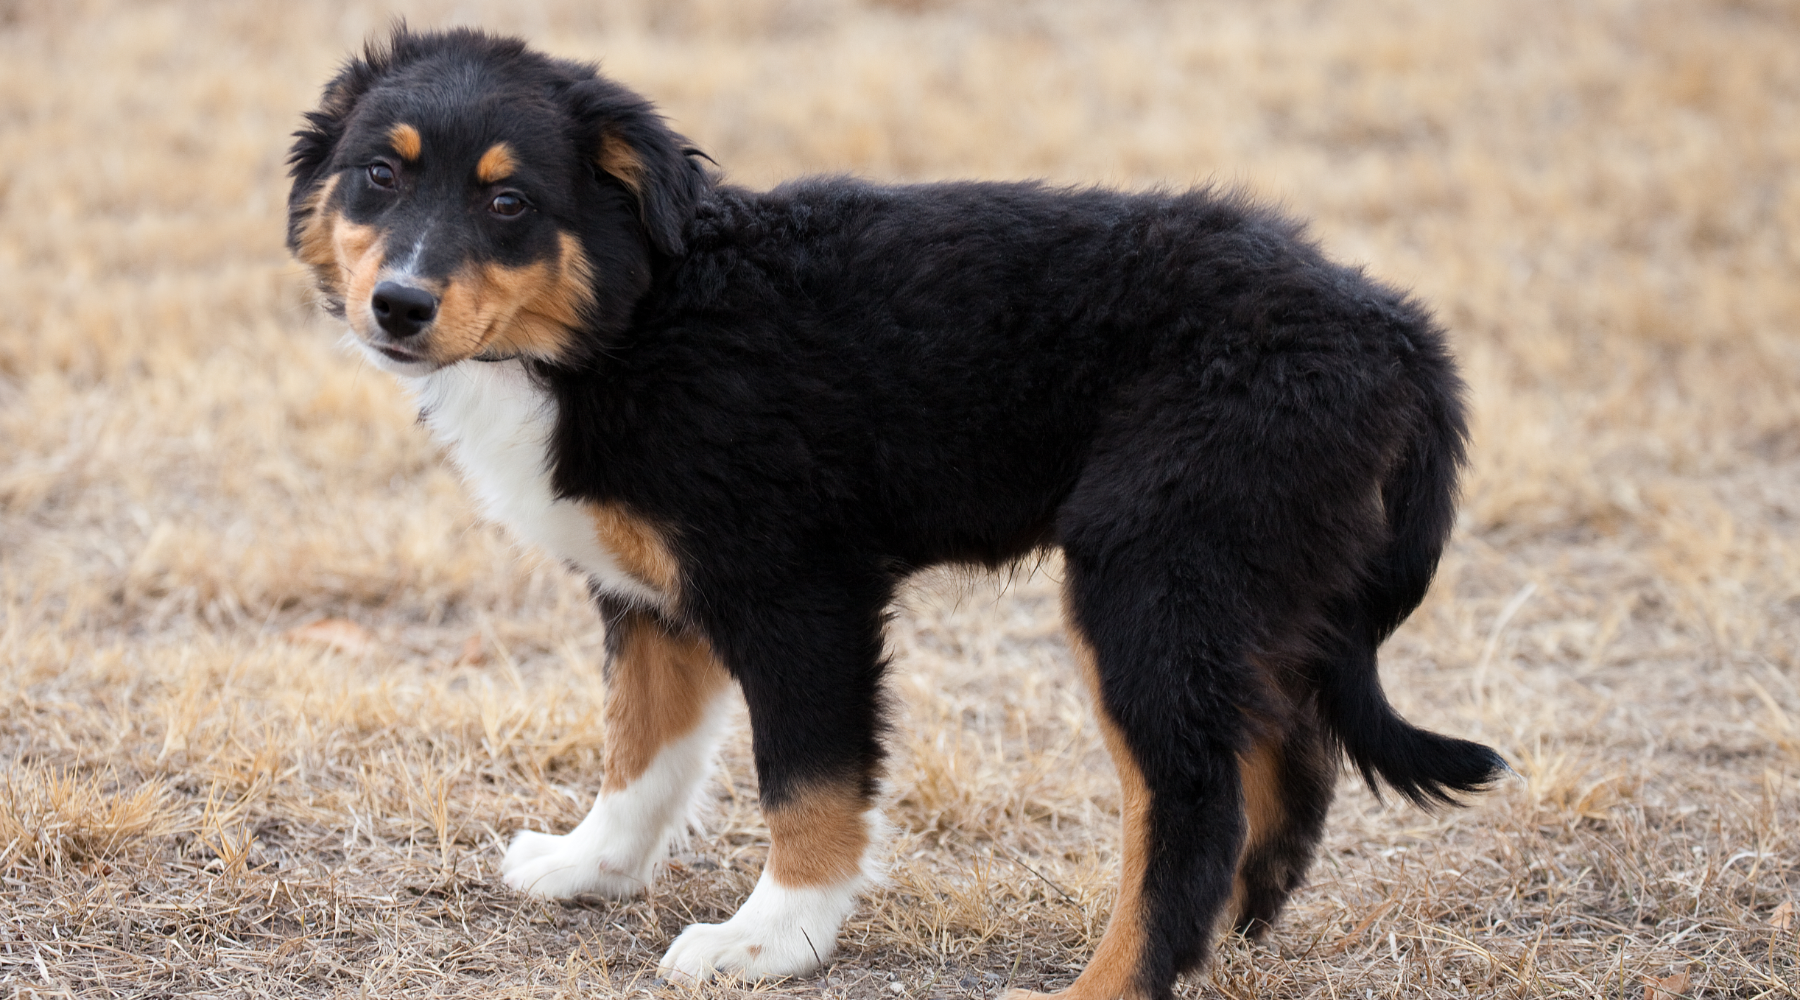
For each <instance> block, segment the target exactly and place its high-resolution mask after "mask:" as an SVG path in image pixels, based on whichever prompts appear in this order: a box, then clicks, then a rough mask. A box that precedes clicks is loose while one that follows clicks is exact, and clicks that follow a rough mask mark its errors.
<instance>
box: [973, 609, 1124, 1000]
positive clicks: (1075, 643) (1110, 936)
mask: <svg viewBox="0 0 1800 1000" xmlns="http://www.w3.org/2000/svg"><path fill="white" fill-rule="evenodd" d="M1063 617H1064V620H1065V622H1066V624H1067V627H1068V632H1069V645H1070V647H1071V648H1072V649H1073V650H1074V652H1075V659H1076V662H1078V663H1079V664H1080V665H1081V671H1082V674H1083V675H1084V676H1085V677H1086V678H1087V682H1088V687H1089V689H1090V690H1091V691H1092V692H1093V696H1094V715H1095V717H1096V718H1098V719H1099V721H1100V733H1101V736H1102V737H1103V738H1104V739H1105V741H1106V749H1107V752H1108V753H1109V754H1111V755H1112V760H1113V767H1114V769H1116V770H1117V771H1118V773H1119V795H1120V799H1121V805H1122V808H1121V810H1120V811H1121V812H1122V813H1123V815H1122V817H1121V818H1122V820H1123V826H1124V831H1123V832H1124V844H1123V847H1124V857H1123V859H1122V861H1121V862H1120V865H1119V898H1118V901H1117V902H1116V903H1114V904H1113V912H1112V918H1111V919H1109V920H1108V921H1107V922H1106V933H1105V934H1103V935H1101V937H1100V945H1099V947H1097V948H1095V949H1094V957H1093V958H1091V959H1089V960H1088V964H1087V968H1085V969H1083V970H1081V975H1079V976H1077V977H1076V978H1075V981H1074V982H1073V983H1070V984H1069V988H1068V989H1066V990H1061V991H1059V992H1056V993H1035V992H1032V991H1030V990H1012V991H1010V992H1009V993H1008V994H1007V996H1008V998H1009V1000H1011V998H1018V997H1056V998H1058V1000H1119V998H1120V997H1126V998H1136V997H1138V996H1139V994H1140V992H1141V991H1140V990H1138V988H1137V972H1138V966H1139V965H1140V964H1141V963H1142V959H1143V953H1144V901H1143V893H1144V871H1145V869H1146V868H1147V867H1148V865H1149V861H1150V786H1149V785H1148V784H1146V783H1145V781H1144V775H1143V772H1141V771H1139V770H1138V766H1137V758H1135V757H1133V756H1132V753H1131V748H1130V746H1129V745H1127V744H1126V742H1125V734H1124V733H1123V732H1122V731H1120V729H1119V727H1118V724H1117V723H1115V722H1113V720H1112V717H1111V716H1109V715H1107V713H1106V709H1105V707H1104V705H1103V703H1102V702H1101V700H1100V673H1099V670H1098V668H1097V667H1096V665H1095V662H1094V650H1093V647H1092V646H1089V645H1088V642H1087V639H1086V637H1084V636H1083V635H1082V634H1081V629H1080V628H1079V627H1077V626H1076V624H1075V620H1074V616H1072V615H1070V614H1069V613H1068V605H1067V594H1066V592H1065V594H1064V607H1063Z"/></svg>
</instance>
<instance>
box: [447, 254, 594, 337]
mask: <svg viewBox="0 0 1800 1000" xmlns="http://www.w3.org/2000/svg"><path fill="white" fill-rule="evenodd" d="M593 275H594V269H593V265H592V264H590V263H589V262H588V259H587V255H586V254H585V253H583V252H582V249H581V242H580V241H579V240H577V239H576V238H575V236H574V234H572V233H563V234H562V235H561V237H560V252H559V253H558V255H557V257H556V258H555V259H553V260H547V261H540V262H538V263H536V264H528V265H526V266H524V267H503V266H501V265H499V264H487V265H481V266H474V265H471V266H469V267H466V268H463V269H462V270H461V271H458V272H457V273H456V274H455V275H453V276H452V277H451V278H450V281H449V282H448V284H446V286H445V288H444V292H443V296H442V297H441V300H440V301H439V303H438V318H437V322H436V324H434V326H433V329H432V334H431V343H430V351H431V357H432V360H434V361H436V362H438V363H439V364H451V363H454V362H457V361H461V360H463V359H464V358H468V357H473V356H474V355H476V354H480V353H482V352H484V351H491V352H492V353H495V354H500V355H505V356H511V355H526V356H529V357H534V358H541V359H543V360H545V361H554V360H556V359H557V358H559V357H560V356H561V355H562V353H563V351H564V350H566V349H567V347H568V343H569V337H570V334H571V332H572V330H573V328H574V327H575V326H576V325H577V324H579V323H580V322H581V314H582V311H583V310H584V309H585V308H586V307H587V305H588V304H589V303H590V302H592V301H593V296H594V287H593Z"/></svg>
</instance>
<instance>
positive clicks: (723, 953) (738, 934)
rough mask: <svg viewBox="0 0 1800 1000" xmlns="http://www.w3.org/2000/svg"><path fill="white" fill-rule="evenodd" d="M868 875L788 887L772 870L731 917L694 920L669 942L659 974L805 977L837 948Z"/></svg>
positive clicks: (679, 977) (693, 979) (690, 979)
mask: <svg viewBox="0 0 1800 1000" xmlns="http://www.w3.org/2000/svg"><path fill="white" fill-rule="evenodd" d="M863 881H864V880H863V879H862V878H860V877H859V878H856V879H852V880H850V881H848V882H846V883H844V884H842V885H835V886H825V887H820V888H808V889H787V888H784V887H782V886H780V885H777V884H776V883H775V882H774V881H772V880H771V879H770V878H769V876H768V874H767V873H766V872H765V873H764V874H763V877H762V880H761V881H759V882H758V883H757V885H756V891H755V892H752V893H751V894H750V898H749V899H746V900H745V901H744V905H743V906H742V907H740V908H739V909H738V912H737V914H736V915H735V916H733V917H732V918H731V919H730V920H727V921H725V922H724V923H722V924H692V925H690V926H689V927H688V929H687V930H684V931H682V932H681V936H680V937H678V938H676V939H675V943H674V944H672V945H670V946H669V952H668V954H666V955H664V956H663V960H662V963H661V964H660V965H659V966H657V975H659V976H662V977H663V978H664V979H667V980H669V981H671V982H676V983H697V982H702V981H704V980H707V979H710V978H712V977H713V976H714V975H715V974H727V975H735V976H741V977H743V978H745V979H764V978H772V977H776V976H803V975H805V974H807V973H809V972H812V971H814V970H815V969H817V968H818V967H819V966H821V965H823V964H824V963H825V960H826V959H828V958H830V957H831V955H832V953H833V952H834V951H836V950H837V934H838V928H839V927H840V926H842V924H843V922H844V918H846V917H848V916H849V915H850V911H851V910H852V909H854V908H855V906H856V892H857V890H858V889H860V888H861V886H862V884H863Z"/></svg>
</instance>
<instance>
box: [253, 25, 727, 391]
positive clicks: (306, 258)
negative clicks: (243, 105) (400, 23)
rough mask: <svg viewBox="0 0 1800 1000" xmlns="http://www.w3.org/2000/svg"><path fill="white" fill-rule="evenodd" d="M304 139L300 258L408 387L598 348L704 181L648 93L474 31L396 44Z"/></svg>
mask: <svg viewBox="0 0 1800 1000" xmlns="http://www.w3.org/2000/svg"><path fill="white" fill-rule="evenodd" d="M307 122H308V127H307V128H306V129H303V130H302V131H300V132H298V133H296V141H295V142H294V147H293V150H292V153H291V155H290V160H289V162H290V164H291V166H292V171H293V178H294V187H293V190H292V192H291V193H290V194H289V196H288V246H289V248H290V249H291V250H292V251H293V252H294V254H295V256H297V257H298V258H299V259H300V260H301V261H303V262H305V263H306V264H307V265H308V266H310V267H311V268H312V270H313V273H314V275H315V276H316V277H317V280H318V285H319V289H320V291H321V292H322V293H323V295H324V297H325V303H326V307H327V308H328V309H329V310H330V311H331V312H332V313H334V314H335V315H338V316H341V317H342V318H343V319H344V320H346V321H347V322H348V323H349V325H350V329H351V331H352V332H353V333H354V334H355V336H356V339H357V340H358V341H359V342H360V343H361V344H362V346H363V347H364V349H365V351H366V353H368V355H369V356H370V357H371V358H372V359H373V360H374V361H375V363H376V364H378V365H380V366H381V367H383V368H386V369H388V370H390V371H394V372H398V373H400V374H409V375H418V374H424V373H426V372H429V371H433V370H436V369H437V368H441V367H443V366H445V365H450V364H455V363H457V362H459V361H462V360H465V359H467V358H472V357H484V358H496V357H530V358H536V359H539V360H543V361H550V362H557V363H562V364H577V363H580V362H581V361H582V360H584V359H585V358H587V357H590V356H591V355H592V354H593V352H596V351H599V350H602V349H603V348H604V340H605V339H606V337H607V335H608V334H609V333H613V332H616V331H617V330H619V329H620V328H622V326H623V325H624V324H625V323H626V321H627V319H628V317H629V315H630V311H631V308H632V305H633V304H634V303H635V302H636V301H637V300H638V298H640V297H641V296H642V295H643V294H644V292H645V290H646V289H647V288H648V287H649V283H650V276H651V268H652V266H653V263H654V262H655V260H656V259H657V258H658V256H659V255H660V256H667V255H672V254H676V253H679V252H680V250H681V233H682V227H683V226H684V224H685V223H686V222H687V220H688V218H689V217H690V216H691V215H692V213H693V211H694V208H695V205H696V203H697V202H698V201H699V199H700V198H701V197H702V195H703V194H704V193H705V191H706V188H707V185H708V183H709V181H708V178H707V175H706V173H705V172H704V170H703V169H702V168H701V167H700V166H699V164H698V163H697V162H695V160H694V157H695V156H696V155H699V154H698V153H697V151H695V150H692V149H690V148H689V147H688V146H687V145H686V144H685V142H684V140H683V139H682V138H681V137H680V136H678V135H676V134H675V133H674V132H672V131H670V130H669V128H668V126H667V125H665V124H664V122H663V120H662V118H661V117H660V116H658V115H657V113H656V111H655V109H654V108H652V107H651V106H650V104H649V103H648V102H646V101H644V100H643V99H642V98H640V97H638V96H637V95H636V94H633V93H631V92H630V91H628V90H626V89H625V88H623V87H620V86H619V85H617V84H615V83H612V82H611V81H609V80H606V79H604V78H602V77H600V76H599V75H598V74H597V73H596V71H595V69H594V68H593V67H591V66H582V65H578V64H575V63H570V62H564V61H561V60H555V59H550V58H548V57H546V56H543V55H540V54H538V53H535V52H532V51H530V50H528V49H527V48H526V47H525V45H524V43H522V42H519V41H517V40H515V39H507V38H496V37H493V36H490V35H485V34H482V33H479V32H474V31H449V32H442V33H413V32H410V31H408V30H406V29H405V28H404V27H400V28H396V29H395V30H394V32H393V35H392V37H391V38H390V39H389V40H388V42H387V44H385V45H371V46H369V48H368V49H367V50H366V51H365V52H364V54H363V56H362V57H361V58H356V59H352V60H351V61H350V62H349V63H348V64H347V65H346V66H345V67H344V69H343V71H342V72H340V73H339V74H338V75H337V77H336V78H335V79H333V80H332V81H331V82H330V83H329V84H328V85H326V88H325V95H324V99H323V100H322V101H321V103H320V106H319V109H318V110H317V111H313V112H311V113H310V114H308V115H307Z"/></svg>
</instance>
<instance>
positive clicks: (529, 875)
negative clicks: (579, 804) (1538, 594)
mask: <svg viewBox="0 0 1800 1000" xmlns="http://www.w3.org/2000/svg"><path fill="white" fill-rule="evenodd" d="M602 610H603V612H604V613H605V615H606V619H607V622H606V624H607V629H606V645H607V663H606V709H605V717H606V751H605V766H606V777H605V779H604V780H603V782H602V784H601V787H600V794H599V796H598V797H597V798H596V799H595V801H594V808H593V810H592V811H590V812H589V813H588V815H587V818H586V819H583V820H582V821H581V823H580V824H579V825H577V826H576V827H575V829H573V830H571V831H569V832H568V833H567V834H565V835H562V836H553V835H551V834H547V833H538V832H535V831H532V830H525V831H521V832H520V833H519V834H518V836H516V837H515V838H514V839H513V842H512V845H511V847H509V848H508V849H507V852H506V857H505V858H504V859H502V860H501V862H500V871H501V872H502V874H503V875H504V878H505V881H506V884H507V885H509V886H512V887H513V888H515V889H519V890H521V891H523V892H528V893H530V894H532V895H534V896H542V897H546V898H550V899H567V898H569V897H571V896H575V895H578V894H581V893H588V892H591V893H599V894H601V895H606V896H615V897H623V896H631V895H635V894H637V893H641V892H643V891H644V890H645V888H647V887H648V885H649V883H650V879H651V876H652V875H653V873H654V871H655V868H656V865H657V863H658V862H660V861H661V860H662V859H663V857H664V855H665V854H666V853H667V851H668V846H669V842H670V840H671V839H673V838H674V837H675V836H677V835H678V834H679V833H680V832H681V828H682V826H683V824H684V823H686V822H687V818H688V808H689V805H690V803H691V802H692V800H693V797H694V793H695V791H696V790H697V789H698V788H699V786H700V784H701V782H702V781H703V780H704V779H705V777H706V775H707V772H708V771H709V769H710V767H711V763H712V757H713V753H714V751H715V750H716V749H717V746H718V742H719V738H720V736H721V735H722V730H723V728H724V721H725V717H726V713H727V710H728V709H729V707H730V703H731V697H730V696H731V693H732V685H731V678H730V677H729V676H727V675H726V673H725V671H724V670H723V669H722V668H721V667H720V666H719V663H718V660H717V659H716V658H715V657H714V656H713V653H712V650H711V648H710V646H709V645H708V644H707V643H706V642H705V641H704V640H702V639H700V638H699V637H697V636H695V635H693V634H691V633H688V632H683V631H679V630H676V629H674V628H671V627H670V626H669V625H667V624H666V623H664V622H663V621H662V620H660V619H659V618H658V617H656V616H654V615H652V614H649V613H646V612H643V611H637V610H631V609H627V608H623V607H617V606H611V605H610V602H605V601H603V602H602Z"/></svg>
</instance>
